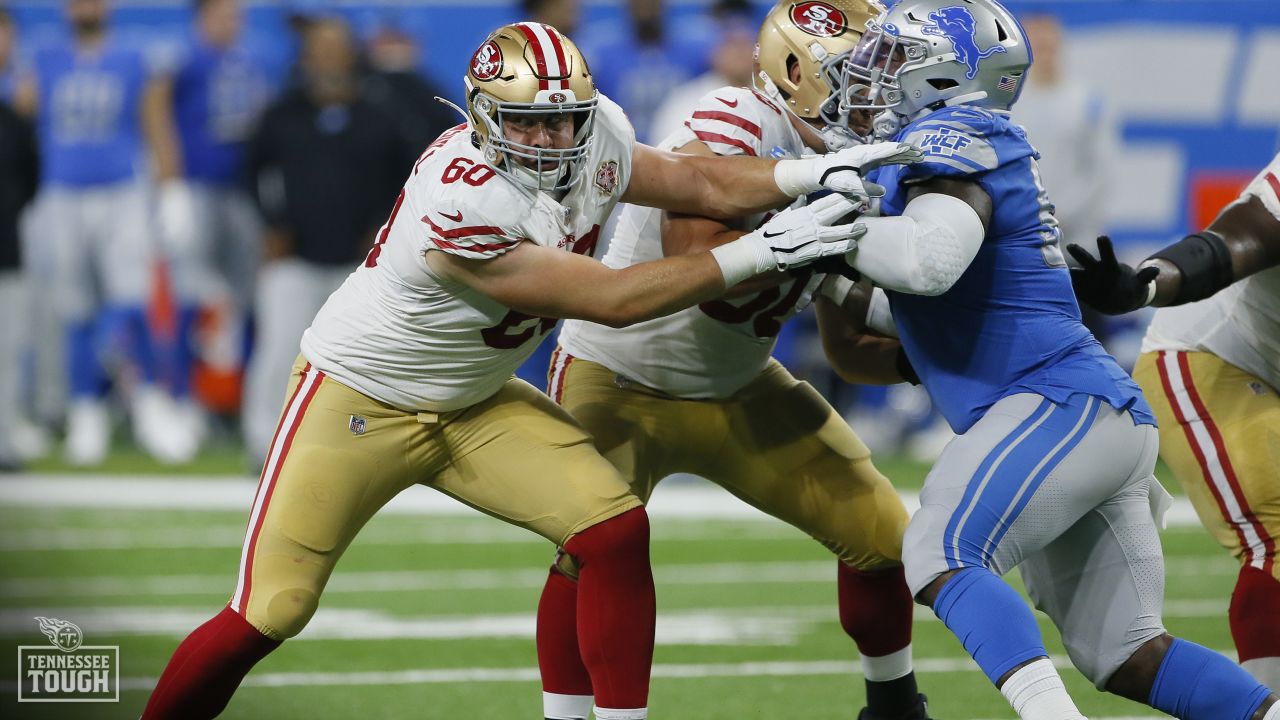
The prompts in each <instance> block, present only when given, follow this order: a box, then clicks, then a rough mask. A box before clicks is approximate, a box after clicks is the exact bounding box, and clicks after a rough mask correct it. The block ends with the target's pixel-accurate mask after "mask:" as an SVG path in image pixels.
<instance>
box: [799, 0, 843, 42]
mask: <svg viewBox="0 0 1280 720" xmlns="http://www.w3.org/2000/svg"><path fill="white" fill-rule="evenodd" d="M791 22H793V23H795V24H796V27H798V28H800V29H801V30H803V31H805V32H807V33H809V34H810V35H816V36H817V37H837V36H839V35H843V34H844V31H845V30H847V29H848V28H849V21H848V19H847V18H845V16H844V13H843V12H840V10H838V9H837V8H835V7H832V6H831V5H828V4H826V3H824V2H817V0H810V2H802V3H796V4H795V5H792V6H791Z"/></svg>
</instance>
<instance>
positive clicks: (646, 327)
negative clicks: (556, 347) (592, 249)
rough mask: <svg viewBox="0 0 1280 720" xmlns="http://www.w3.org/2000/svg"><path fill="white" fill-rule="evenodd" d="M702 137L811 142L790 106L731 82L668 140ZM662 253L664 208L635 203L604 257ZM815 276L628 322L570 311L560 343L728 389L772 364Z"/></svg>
mask: <svg viewBox="0 0 1280 720" xmlns="http://www.w3.org/2000/svg"><path fill="white" fill-rule="evenodd" d="M694 140H701V141H702V142H703V143H705V144H706V145H707V146H708V147H709V148H711V150H712V151H714V152H715V153H717V154H719V155H750V156H758V157H776V158H784V157H799V156H800V155H801V154H803V151H804V144H803V142H802V141H801V139H800V134H799V133H798V132H796V129H795V128H794V127H792V125H791V121H790V119H789V116H788V115H787V114H786V113H785V112H784V111H783V110H782V108H780V107H778V105H777V104H776V103H774V102H772V101H771V100H769V99H768V98H766V97H764V96H763V95H760V94H759V93H756V92H753V91H752V90H750V89H747V88H735V87H725V88H720V89H718V90H714V91H712V92H710V93H708V94H706V95H704V96H703V97H702V99H701V100H699V101H698V105H697V107H696V108H695V110H694V112H693V114H692V116H690V117H689V119H688V120H687V121H686V122H685V125H684V127H683V128H681V129H679V130H677V131H675V132H673V133H672V134H671V135H669V136H668V137H667V138H666V139H665V140H663V142H662V143H661V144H660V145H659V147H661V148H663V149H667V150H670V149H674V148H678V147H681V146H683V145H686V144H688V143H689V142H692V141H694ZM765 218H766V215H765V214H760V215H755V216H752V217H750V218H747V219H746V221H745V225H744V226H743V227H744V229H748V230H750V229H755V228H756V227H759V225H760V223H761V222H762V221H763V220H764V219H765ZM662 257H663V252H662V211H661V210H656V209H653V208H647V207H639V206H630V205H629V206H626V207H625V208H624V209H623V211H622V214H621V217H620V218H619V220H618V223H617V228H616V229H615V230H614V234H613V237H612V238H611V239H610V241H609V251H608V253H606V254H605V257H604V264H605V265H608V266H609V267H614V268H622V267H628V266H630V265H634V264H636V263H641V262H645V261H649V260H657V259H659V258H662ZM810 277H811V276H810V274H809V273H803V274H799V275H797V278H796V279H794V280H789V281H787V282H784V283H783V284H781V285H778V286H776V287H772V288H768V289H766V290H763V291H761V292H759V293H756V294H754V295H750V296H746V297H739V298H732V299H721V300H712V301H710V302H706V303H703V304H701V305H699V306H697V307H692V308H688V309H686V310H682V311H680V312H678V313H675V314H674V315H669V316H667V317H663V318H658V319H655V320H649V321H646V322H642V323H638V324H636V325H632V326H630V327H626V328H610V327H606V326H604V325H597V324H595V323H590V322H586V321H582V320H567V321H565V323H564V327H563V328H562V329H561V331H560V344H561V346H563V347H564V349H565V350H566V351H567V352H568V353H569V354H570V355H572V356H574V357H580V358H584V359H587V360H591V361H593V362H597V363H600V364H601V365H604V366H605V367H607V368H609V369H611V370H613V371H614V372H617V373H619V374H621V375H623V376H625V377H627V378H629V379H631V380H634V381H636V382H638V383H641V384H643V385H647V386H649V387H652V388H656V389H658V390H661V391H663V392H665V393H668V394H670V395H674V396H677V397H683V398H692V399H703V398H725V397H728V396H730V395H732V394H734V393H735V392H737V391H738V390H740V389H741V388H742V387H743V386H745V385H746V384H747V383H749V382H751V380H752V379H754V378H755V377H756V376H757V375H759V374H760V373H761V371H763V370H764V368H765V364H766V363H767V362H768V360H769V355H770V354H771V353H772V352H773V346H774V343H775V341H776V340H777V335H778V331H779V330H780V329H781V328H782V323H784V322H786V321H787V320H788V319H789V318H791V317H792V316H794V315H795V314H796V313H798V312H799V311H800V309H801V307H800V305H799V303H800V301H801V300H802V296H803V295H804V294H805V293H804V290H805V286H806V284H807V283H808V281H809V280H810ZM553 371H554V369H553ZM553 382H555V378H553ZM553 392H554V389H553Z"/></svg>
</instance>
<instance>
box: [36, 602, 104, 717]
mask: <svg viewBox="0 0 1280 720" xmlns="http://www.w3.org/2000/svg"><path fill="white" fill-rule="evenodd" d="M35 620H36V622H37V623H39V626H40V632H42V633H44V635H45V637H47V638H48V639H49V644H48V645H19V646H18V702H21V703H27V702H46V703H47V702H77V703H81V702H99V703H101V702H120V646H119V645H85V644H84V633H83V632H81V631H80V627H79V626H78V625H76V624H75V623H73V622H68V621H66V620H59V619H57V618H47V617H37V618H36V619H35Z"/></svg>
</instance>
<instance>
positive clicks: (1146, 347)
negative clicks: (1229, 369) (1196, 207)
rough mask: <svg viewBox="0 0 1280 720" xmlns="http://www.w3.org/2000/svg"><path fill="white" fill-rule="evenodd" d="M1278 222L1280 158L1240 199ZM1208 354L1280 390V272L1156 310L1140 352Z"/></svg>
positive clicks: (1272, 270)
mask: <svg viewBox="0 0 1280 720" xmlns="http://www.w3.org/2000/svg"><path fill="white" fill-rule="evenodd" d="M1252 197H1256V198H1258V199H1259V200H1261V201H1262V204H1263V205H1264V206H1266V208H1267V209H1268V210H1270V211H1271V214H1273V215H1275V216H1276V218H1277V219H1280V155H1277V156H1276V157H1275V158H1274V159H1273V160H1272V161H1271V164H1270V165H1268V166H1267V167H1266V168H1265V169H1264V170H1263V171H1262V172H1261V173H1259V174H1258V176H1257V177H1256V178H1254V179H1253V182H1251V183H1249V186H1248V187H1247V188H1245V190H1244V192H1243V193H1241V195H1240V198H1241V199H1240V201H1245V200H1247V199H1249V198H1252ZM1157 350H1184V351H1199V352H1211V353H1213V354H1214V355H1217V356H1218V357H1220V358H1222V359H1223V360H1226V361H1227V362H1229V363H1231V364H1232V365H1235V366H1236V367H1238V368H1240V369H1241V370H1244V371H1245V372H1248V373H1249V374H1251V375H1255V376H1257V377H1258V378H1259V379H1261V380H1263V381H1265V382H1267V383H1269V384H1270V385H1271V387H1272V388H1275V389H1276V390H1280V267H1273V268H1269V269H1267V270H1263V271H1262V272H1259V273H1255V274H1253V275H1250V276H1249V277H1247V278H1244V279H1243V280H1240V281H1237V282H1235V283H1232V284H1231V285H1230V286H1228V287H1226V288H1223V289H1222V290H1220V291H1218V292H1217V294H1215V295H1214V296H1213V297H1209V298H1205V299H1204V300H1201V301H1199V302H1194V303H1188V304H1186V305H1177V306H1174V307H1167V308H1160V309H1159V310H1157V311H1156V313H1155V317H1153V318H1152V319H1151V325H1150V327H1148V328H1147V335H1146V337H1145V338H1143V340H1142V351H1143V352H1154V351H1157Z"/></svg>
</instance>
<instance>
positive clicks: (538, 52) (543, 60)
mask: <svg viewBox="0 0 1280 720" xmlns="http://www.w3.org/2000/svg"><path fill="white" fill-rule="evenodd" d="M516 27H517V28H520V32H521V33H523V34H524V37H525V39H526V40H528V41H529V47H531V48H533V60H534V64H535V65H536V66H537V67H536V68H535V70H536V72H537V73H538V89H539V90H546V89H547V56H546V53H545V52H544V51H543V49H542V43H541V42H540V41H539V40H538V35H537V34H536V33H535V32H534V31H533V28H531V27H529V23H516Z"/></svg>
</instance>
